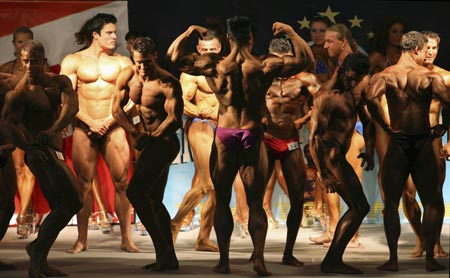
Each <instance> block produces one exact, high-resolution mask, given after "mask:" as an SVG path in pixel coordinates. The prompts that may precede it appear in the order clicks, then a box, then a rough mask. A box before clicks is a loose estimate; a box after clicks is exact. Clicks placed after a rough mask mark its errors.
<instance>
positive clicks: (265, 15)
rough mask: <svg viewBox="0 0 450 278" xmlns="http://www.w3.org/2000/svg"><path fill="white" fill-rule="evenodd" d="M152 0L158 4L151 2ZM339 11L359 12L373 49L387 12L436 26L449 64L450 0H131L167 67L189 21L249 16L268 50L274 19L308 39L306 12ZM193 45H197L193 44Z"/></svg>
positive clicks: (132, 14)
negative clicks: (172, 48)
mask: <svg viewBox="0 0 450 278" xmlns="http://www.w3.org/2000/svg"><path fill="white" fill-rule="evenodd" d="M148 5H153V6H151V7H150V8H148ZM328 6H329V7H330V9H331V11H332V12H339V14H338V15H336V16H335V17H334V18H335V20H336V22H337V23H344V24H346V25H347V26H349V27H350V26H351V23H350V22H349V21H348V20H349V19H353V18H354V17H355V15H356V16H357V17H358V18H359V19H363V21H362V22H361V28H359V27H353V28H351V31H352V34H353V37H354V38H355V39H356V40H357V42H358V43H359V44H360V45H361V46H362V47H363V48H364V49H365V50H366V51H369V50H370V49H371V41H373V40H372V39H368V36H367V33H369V32H371V31H372V32H375V29H376V28H377V26H378V25H379V24H380V23H382V22H383V21H384V20H385V19H386V18H388V17H391V16H400V17H401V18H403V19H404V21H405V22H406V23H407V28H408V29H407V30H409V31H410V30H417V31H422V30H431V31H434V32H436V33H438V34H439V35H440V37H441V44H440V52H439V54H438V58H437V59H436V61H435V64H436V65H439V66H441V67H443V68H445V69H450V53H449V51H447V50H450V41H449V40H450V36H449V32H450V3H449V2H447V1H374V0H360V1H354V0H348V1H326V0H316V1H313V0H309V1H304V0H303V1H301V0H291V1H288V0H271V1H269V0H191V1H186V0H172V1H170V0H169V1H158V3H157V4H154V3H153V1H142V0H128V20H129V29H130V30H136V31H145V32H147V33H148V34H149V35H150V36H151V37H152V39H153V40H155V42H156V44H157V47H158V53H159V62H160V63H161V65H162V66H163V67H167V68H168V69H169V70H171V71H174V69H173V68H171V67H170V66H168V65H167V63H166V61H165V59H164V57H165V53H166V51H167V48H168V47H169V45H170V43H171V42H172V41H173V40H174V39H175V38H176V37H177V36H178V35H179V34H181V33H182V32H184V31H185V30H186V29H187V28H188V26H189V25H192V24H198V25H204V23H205V20H206V19H207V18H208V17H218V18H220V19H222V20H223V21H225V20H226V18H228V17H231V16H234V15H245V16H248V17H250V19H251V20H252V22H253V24H254V26H255V39H256V41H255V46H254V49H253V51H254V54H255V55H260V54H264V53H267V46H268V43H269V41H270V39H271V38H272V32H271V29H272V23H273V22H275V21H281V22H284V23H287V24H290V25H291V26H293V27H294V29H295V30H296V31H297V32H298V33H299V34H300V35H301V36H302V37H303V38H304V39H305V40H307V41H309V40H310V35H309V29H306V28H304V29H302V30H300V23H298V21H301V20H302V19H303V18H304V17H306V18H307V20H311V19H312V18H313V17H314V16H316V15H318V13H319V12H325V11H326V10H327V7H328ZM192 51H194V49H192Z"/></svg>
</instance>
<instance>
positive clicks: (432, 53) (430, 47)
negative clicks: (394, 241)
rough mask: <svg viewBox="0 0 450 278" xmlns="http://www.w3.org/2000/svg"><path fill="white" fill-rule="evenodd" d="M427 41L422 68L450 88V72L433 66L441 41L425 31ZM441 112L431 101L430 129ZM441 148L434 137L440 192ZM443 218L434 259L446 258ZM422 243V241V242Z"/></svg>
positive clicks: (441, 181)
mask: <svg viewBox="0 0 450 278" xmlns="http://www.w3.org/2000/svg"><path fill="white" fill-rule="evenodd" d="M422 33H423V34H424V35H425V36H426V37H427V39H428V42H427V53H426V56H425V61H424V66H426V67H427V68H428V69H430V70H432V71H435V72H437V73H439V74H440V75H442V77H443V78H444V81H445V85H446V86H447V87H450V71H447V70H445V69H443V68H441V67H438V66H436V65H435V64H434V60H435V59H436V56H437V54H438V50H439V43H440V41H441V39H440V37H439V35H438V34H436V33H434V32H430V31H426V32H422ZM441 110H442V103H441V102H440V101H439V100H438V99H436V98H433V99H432V100H431V106H430V125H431V127H435V126H438V124H439V118H440V115H441ZM447 137H448V138H450V137H449V135H448V133H447ZM441 148H442V138H441V136H438V137H436V139H434V141H433V149H434V153H435V155H436V158H437V163H438V168H439V175H440V176H439V183H440V185H441V190H442V186H444V181H445V168H446V166H445V159H444V158H443V157H441V155H440V150H441ZM413 189H414V194H412V195H413V196H412V198H414V200H415V199H416V194H415V189H416V188H415V187H414V188H413ZM418 212H419V213H420V214H419V216H418V217H419V219H421V218H422V217H421V211H420V208H419V210H418ZM444 215H445V211H444V213H442V216H443V217H444ZM443 221H444V218H442V219H441V220H440V221H439V226H438V228H437V229H438V233H437V234H436V244H435V245H434V256H435V257H447V256H448V254H447V252H445V251H444V248H442V245H441V230H442V224H443ZM422 241H423V240H422Z"/></svg>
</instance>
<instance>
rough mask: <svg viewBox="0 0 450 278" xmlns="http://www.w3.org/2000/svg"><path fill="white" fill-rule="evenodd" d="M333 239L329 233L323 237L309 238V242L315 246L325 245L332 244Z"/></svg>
mask: <svg viewBox="0 0 450 278" xmlns="http://www.w3.org/2000/svg"><path fill="white" fill-rule="evenodd" d="M332 239H333V238H332V237H331V236H330V234H329V233H328V232H325V233H323V234H322V235H321V236H318V237H309V240H310V241H312V242H314V243H315V244H324V243H327V242H331V240H332Z"/></svg>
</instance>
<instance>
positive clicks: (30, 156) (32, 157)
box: [25, 146, 48, 166]
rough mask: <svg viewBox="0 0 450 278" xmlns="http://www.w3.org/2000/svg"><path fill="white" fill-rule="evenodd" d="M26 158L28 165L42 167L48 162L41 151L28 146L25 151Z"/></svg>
mask: <svg viewBox="0 0 450 278" xmlns="http://www.w3.org/2000/svg"><path fill="white" fill-rule="evenodd" d="M25 157H26V161H27V163H32V164H39V165H42V166H46V165H47V160H48V157H47V155H46V154H45V153H44V152H43V151H41V150H40V149H38V148H36V147H33V146H28V147H27V148H26V149H25Z"/></svg>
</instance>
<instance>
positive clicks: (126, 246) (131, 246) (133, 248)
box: [120, 241, 141, 253]
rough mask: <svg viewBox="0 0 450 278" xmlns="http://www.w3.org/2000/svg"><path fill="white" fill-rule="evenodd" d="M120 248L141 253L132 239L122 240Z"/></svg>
mask: <svg viewBox="0 0 450 278" xmlns="http://www.w3.org/2000/svg"><path fill="white" fill-rule="evenodd" d="M120 250H123V251H127V252H128V253H140V252H141V250H140V249H139V248H137V246H136V245H134V242H132V241H130V242H128V244H127V243H125V242H122V243H121V244H120Z"/></svg>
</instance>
